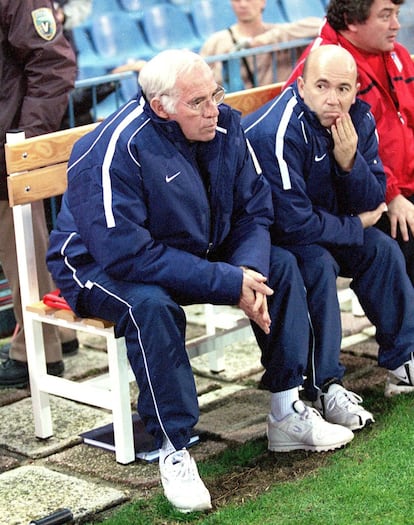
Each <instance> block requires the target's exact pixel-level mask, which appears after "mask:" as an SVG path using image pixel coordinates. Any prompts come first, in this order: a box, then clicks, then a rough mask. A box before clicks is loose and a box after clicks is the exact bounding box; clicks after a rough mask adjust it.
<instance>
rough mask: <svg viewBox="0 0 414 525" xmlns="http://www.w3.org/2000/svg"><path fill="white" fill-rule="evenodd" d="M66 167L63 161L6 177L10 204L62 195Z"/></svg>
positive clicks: (64, 187)
mask: <svg viewBox="0 0 414 525" xmlns="http://www.w3.org/2000/svg"><path fill="white" fill-rule="evenodd" d="M66 168H67V163H66V162H63V163H61V164H55V165H54V166H48V167H46V168H39V169H35V170H33V171H28V172H24V173H18V174H16V175H10V176H9V177H7V188H8V192H9V201H10V206H15V205H16V204H28V203H30V202H33V201H37V200H43V199H48V198H50V197H55V196H57V195H62V193H64V192H65V191H66V187H67V176H66Z"/></svg>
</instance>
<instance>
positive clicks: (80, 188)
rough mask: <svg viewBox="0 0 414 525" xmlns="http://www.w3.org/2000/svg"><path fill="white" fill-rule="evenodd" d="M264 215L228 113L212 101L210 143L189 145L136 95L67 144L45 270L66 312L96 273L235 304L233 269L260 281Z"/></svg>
mask: <svg viewBox="0 0 414 525" xmlns="http://www.w3.org/2000/svg"><path fill="white" fill-rule="evenodd" d="M272 217H273V210H272V204H271V196H270V188H269V186H268V184H267V183H266V181H265V180H264V178H263V177H262V176H260V175H258V174H257V171H256V169H255V167H254V164H253V160H252V157H251V155H250V153H249V150H248V148H247V144H246V141H245V138H244V134H243V130H242V128H241V126H240V116H239V113H238V112H236V111H234V110H232V109H231V108H230V107H229V106H226V105H224V104H222V105H221V106H220V116H219V122H218V127H217V132H216V136H215V138H214V139H213V140H212V141H209V142H199V143H190V142H188V140H187V139H186V138H185V137H184V135H183V133H182V131H181V129H180V127H179V125H178V124H177V123H176V122H174V121H166V120H163V119H160V118H158V117H157V116H156V115H155V113H154V112H153V111H152V110H151V108H150V107H149V105H148V104H147V103H146V102H145V100H144V97H142V96H140V95H139V94H138V98H137V99H132V100H131V101H130V102H129V103H127V104H126V105H125V106H124V107H122V108H121V109H120V110H118V111H117V112H116V113H115V114H114V115H112V116H111V117H108V118H107V119H106V120H105V121H104V122H103V123H101V124H100V125H99V126H98V127H97V128H96V129H95V130H94V131H93V132H92V133H90V134H88V135H86V136H85V137H83V138H82V139H80V140H79V141H78V142H77V143H76V144H75V147H74V149H73V152H72V155H71V159H70V161H69V168H68V189H67V192H66V194H65V195H64V198H63V201H62V207H61V211H60V213H59V216H58V221H57V227H56V229H55V230H54V231H52V233H51V236H50V248H49V253H48V266H49V269H50V271H51V273H52V275H53V277H54V279H55V281H56V282H57V284H58V286H59V287H60V288H61V291H62V293H63V295H64V296H65V298H66V300H67V301H68V302H69V303H70V304H71V306H72V307H73V308H76V301H77V296H78V293H79V291H80V290H81V288H82V287H84V286H85V284H86V283H87V281H88V280H89V281H92V282H93V281H94V280H95V279H97V280H99V276H100V275H101V274H103V273H104V272H105V273H107V274H108V275H110V276H111V277H112V278H114V279H119V280H126V281H130V282H137V283H138V282H139V283H151V284H157V285H159V286H162V287H164V288H165V289H167V290H169V291H170V292H171V293H173V294H176V295H175V296H181V297H184V296H185V298H186V300H187V301H188V302H196V303H203V302H211V303H215V304H220V303H221V304H237V303H238V300H239V297H240V292H241V284H242V271H241V269H240V268H239V266H241V265H244V266H249V267H251V268H254V269H256V270H257V271H259V272H261V273H263V274H264V275H267V272H268V264H269V251H270V238H269V232H268V227H269V224H270V222H271V220H272Z"/></svg>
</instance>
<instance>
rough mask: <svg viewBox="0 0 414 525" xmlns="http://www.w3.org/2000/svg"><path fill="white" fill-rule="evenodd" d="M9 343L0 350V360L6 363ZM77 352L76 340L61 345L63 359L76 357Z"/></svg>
mask: <svg viewBox="0 0 414 525" xmlns="http://www.w3.org/2000/svg"><path fill="white" fill-rule="evenodd" d="M10 346H11V345H10V343H7V344H5V345H3V346H2V347H1V348H0V360H1V361H7V359H8V358H9V356H10ZM78 350H79V341H78V340H77V339H72V341H66V343H62V355H63V357H68V356H70V355H76V354H77V353H78Z"/></svg>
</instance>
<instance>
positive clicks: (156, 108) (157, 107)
mask: <svg viewBox="0 0 414 525" xmlns="http://www.w3.org/2000/svg"><path fill="white" fill-rule="evenodd" d="M150 106H151V109H152V111H153V112H154V113H155V114H156V115H158V116H159V117H160V118H165V119H168V118H169V117H170V115H169V114H168V113H167V112H166V111H165V109H164V106H163V105H162V103H161V100H160V99H159V98H153V99H151V102H150Z"/></svg>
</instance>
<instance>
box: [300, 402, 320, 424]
mask: <svg viewBox="0 0 414 525" xmlns="http://www.w3.org/2000/svg"><path fill="white" fill-rule="evenodd" d="M298 407H299V410H298ZM293 409H294V410H295V412H297V413H298V414H299V417H300V418H301V419H303V420H304V421H306V420H307V419H312V418H315V417H317V418H319V419H322V416H321V415H320V413H319V412H318V411H317V410H316V409H315V408H312V407H310V406H308V405H305V403H303V402H302V401H295V403H294V404H293Z"/></svg>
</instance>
